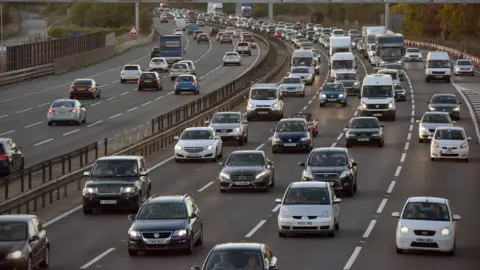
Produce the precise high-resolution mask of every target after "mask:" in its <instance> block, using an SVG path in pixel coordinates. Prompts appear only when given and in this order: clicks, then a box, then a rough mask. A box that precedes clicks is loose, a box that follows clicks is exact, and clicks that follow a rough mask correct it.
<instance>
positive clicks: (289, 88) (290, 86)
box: [278, 76, 305, 97]
mask: <svg viewBox="0 0 480 270" xmlns="http://www.w3.org/2000/svg"><path fill="white" fill-rule="evenodd" d="M278 87H279V89H280V93H281V94H282V95H283V96H287V95H299V96H302V97H304V96H305V84H304V83H303V82H302V79H301V78H300V77H297V76H292V77H283V79H282V81H281V82H280V84H279V86H278Z"/></svg>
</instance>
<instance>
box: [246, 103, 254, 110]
mask: <svg viewBox="0 0 480 270" xmlns="http://www.w3.org/2000/svg"><path fill="white" fill-rule="evenodd" d="M247 108H250V109H253V108H255V105H253V104H252V103H248V105H247Z"/></svg>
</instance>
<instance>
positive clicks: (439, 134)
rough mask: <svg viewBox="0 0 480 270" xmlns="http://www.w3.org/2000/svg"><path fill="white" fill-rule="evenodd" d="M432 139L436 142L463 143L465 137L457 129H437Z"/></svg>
mask: <svg viewBox="0 0 480 270" xmlns="http://www.w3.org/2000/svg"><path fill="white" fill-rule="evenodd" d="M434 138H435V139H436V140H454V141H463V140H465V136H464V134H463V131H462V130H459V129H437V130H436V131H435V136H434Z"/></svg>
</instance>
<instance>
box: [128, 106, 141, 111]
mask: <svg viewBox="0 0 480 270" xmlns="http://www.w3.org/2000/svg"><path fill="white" fill-rule="evenodd" d="M136 109H138V107H133V108H131V109H128V110H127V112H131V111H135V110H136Z"/></svg>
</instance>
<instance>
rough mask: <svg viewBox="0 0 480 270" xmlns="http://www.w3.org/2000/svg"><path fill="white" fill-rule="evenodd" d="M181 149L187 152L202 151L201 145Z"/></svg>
mask: <svg viewBox="0 0 480 270" xmlns="http://www.w3.org/2000/svg"><path fill="white" fill-rule="evenodd" d="M183 149H184V150H185V152H188V153H200V152H202V151H203V147H185V148H183Z"/></svg>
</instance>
